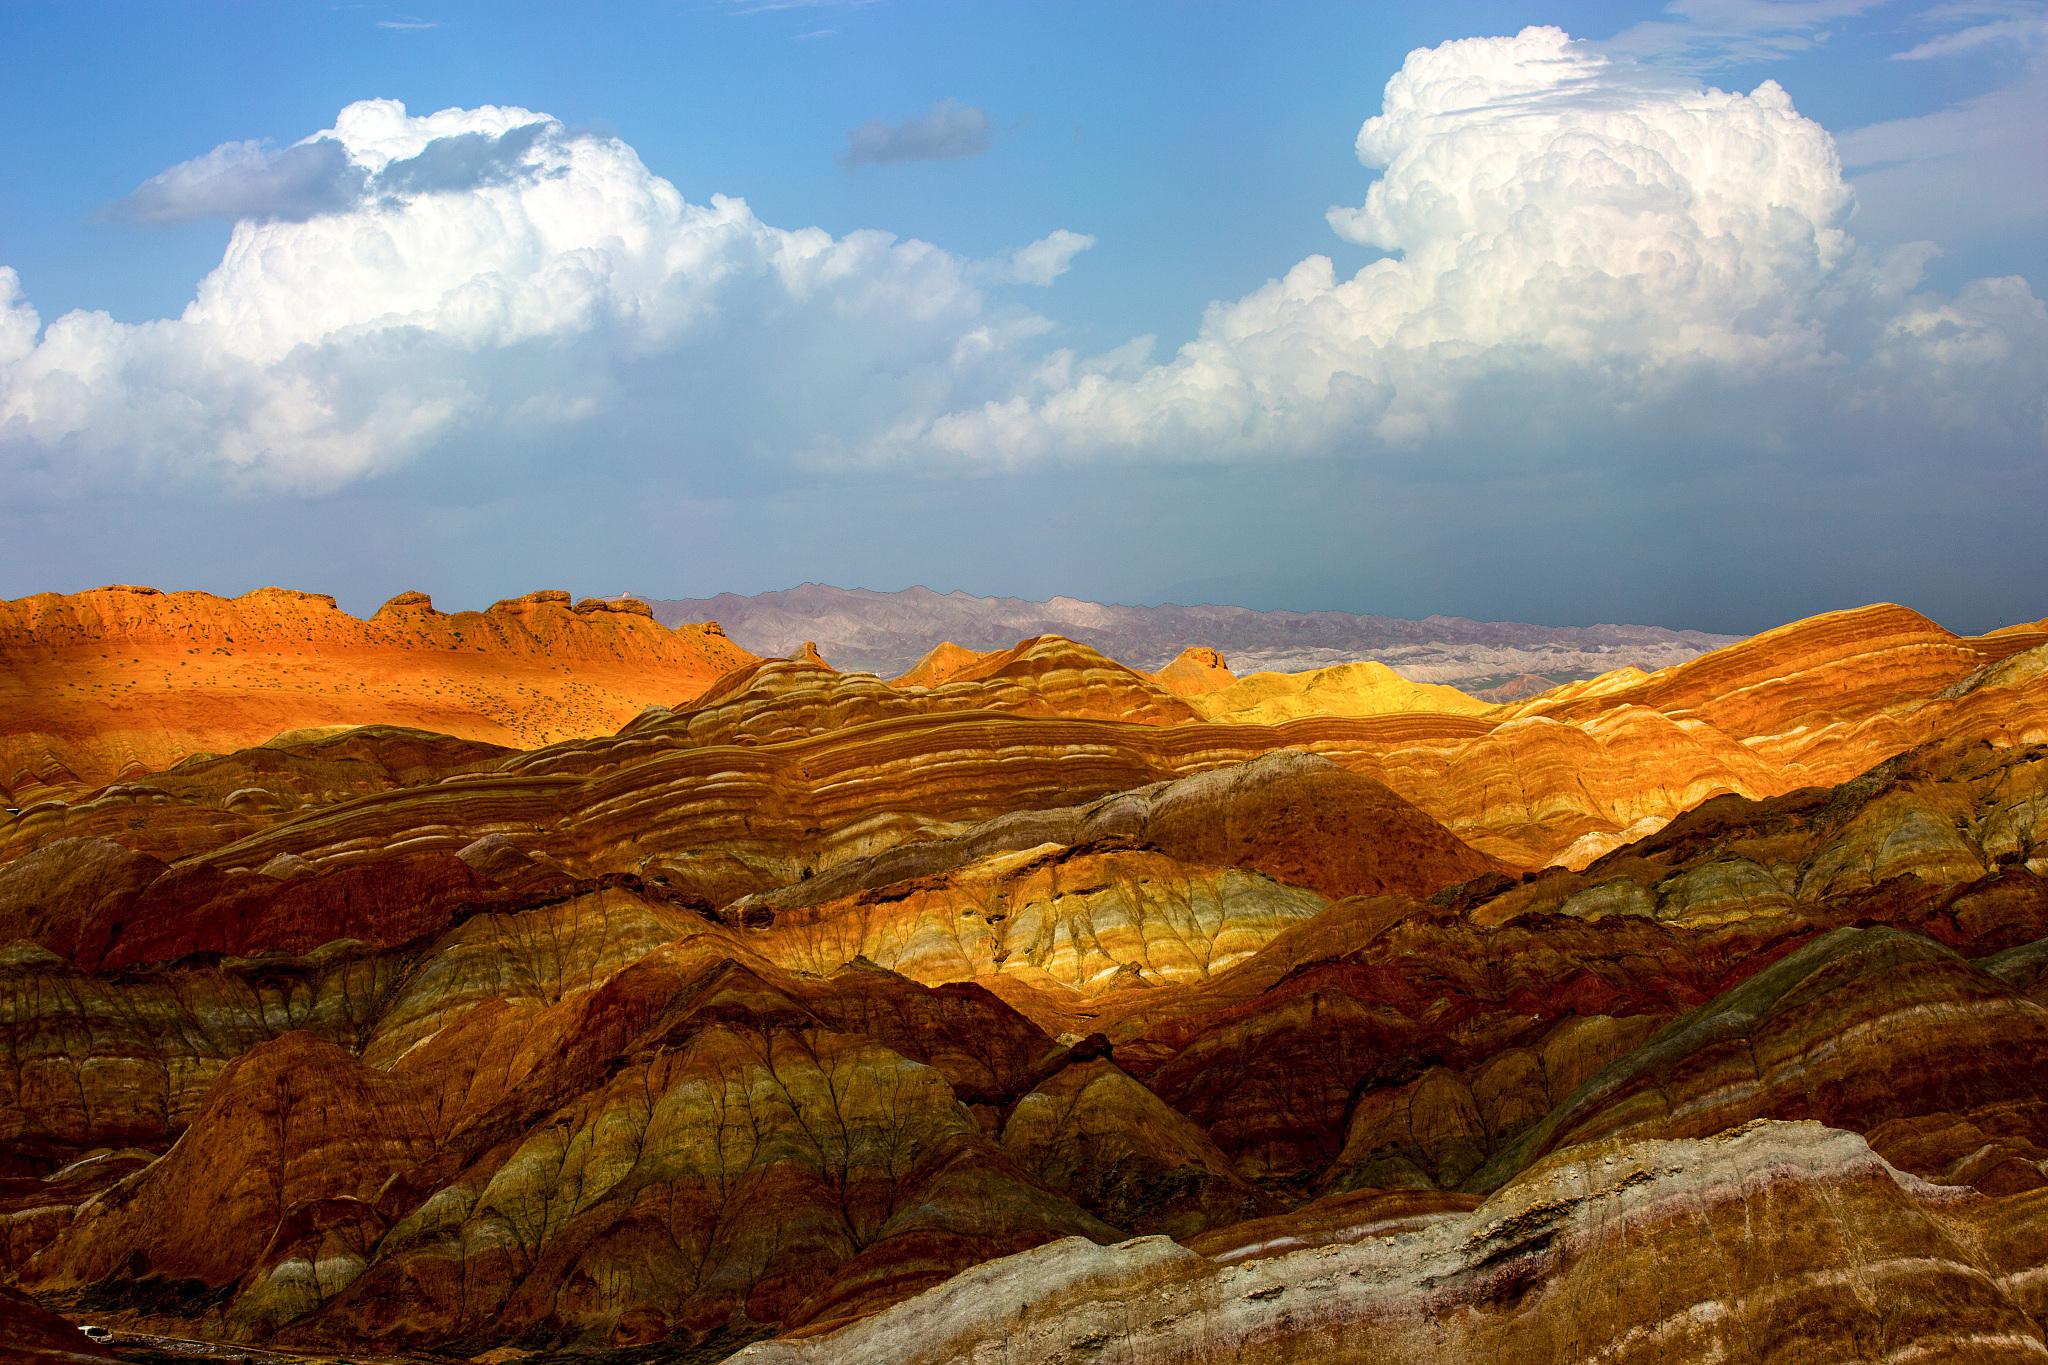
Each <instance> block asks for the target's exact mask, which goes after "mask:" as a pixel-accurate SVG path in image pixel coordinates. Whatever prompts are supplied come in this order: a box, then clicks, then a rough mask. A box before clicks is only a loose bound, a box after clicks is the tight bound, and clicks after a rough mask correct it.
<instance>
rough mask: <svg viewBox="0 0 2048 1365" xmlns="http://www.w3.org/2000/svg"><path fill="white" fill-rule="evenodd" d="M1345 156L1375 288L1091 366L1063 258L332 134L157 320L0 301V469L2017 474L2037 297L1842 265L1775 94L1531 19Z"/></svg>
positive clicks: (400, 118) (407, 124)
mask: <svg viewBox="0 0 2048 1365" xmlns="http://www.w3.org/2000/svg"><path fill="white" fill-rule="evenodd" d="M1357 149H1358V156H1359V159H1360V160H1361V161H1362V162H1363V163H1364V164H1365V165H1366V166H1367V167H1368V168H1371V169H1373V170H1375V171H1377V172H1378V176H1377V179H1376V180H1374V181H1373V183H1371V185H1370V187H1369V188H1368V189H1367V191H1366V193H1365V195H1364V199H1363V202H1362V203H1360V204H1357V205H1356V206H1346V207H1339V208H1335V209H1332V210H1331V211H1330V213H1329V224H1330V226H1331V228H1333V229H1334V230H1335V231H1336V232H1337V233H1338V234H1339V236H1341V237H1342V238H1345V239H1348V240H1349V241H1350V242H1352V243H1355V244H1357V245H1358V246H1361V247H1364V248H1368V249H1370V250H1372V251H1374V252H1376V253H1380V254H1379V257H1378V259H1374V260H1372V261H1370V262H1369V263H1367V264H1365V265H1363V266H1362V267H1361V268H1358V269H1357V270H1356V271H1355V273H1350V274H1348V275H1347V274H1343V273H1340V272H1339V271H1338V269H1337V267H1336V266H1335V264H1334V263H1333V261H1332V260H1331V259H1330V258H1329V257H1326V256H1321V255H1317V256H1311V257H1309V258H1308V259H1306V260H1304V261H1302V262H1300V263H1299V264H1298V265H1296V266H1294V267H1293V268H1292V269H1291V270H1288V271H1287V272H1286V273H1285V274H1284V275H1282V276H1281V277H1280V278H1278V279H1275V280H1273V281H1271V282H1270V283H1268V284H1267V285H1265V286H1264V287H1263V288H1261V289H1258V290H1256V291H1254V292H1253V293H1251V294H1249V295H1247V296H1245V297H1243V298H1240V299H1236V300H1234V301H1227V302H1220V303H1216V304H1212V305H1211V306H1210V307H1209V309H1208V311H1207V312H1206V314H1205V315H1204V317H1203V320H1202V323H1201V326H1200V328H1199V331H1198V332H1197V334H1196V336H1195V337H1194V339H1193V340H1192V341H1190V342H1188V343H1187V344H1186V345H1185V346H1183V347H1181V348H1180V349H1179V351H1178V352H1177V353H1176V354H1174V355H1173V356H1172V357H1170V358H1168V359H1165V360H1163V361H1161V360H1155V359H1154V358H1153V357H1152V355H1151V348H1150V345H1149V342H1147V341H1146V340H1145V339H1139V340H1137V341H1133V342H1131V343H1129V344H1127V345H1125V346H1121V347H1118V348H1116V349H1114V350H1112V351H1110V352H1108V353H1107V354H1104V355H1101V356H1096V357H1092V358H1089V357H1083V356H1080V355H1077V354H1074V353H1072V352H1069V351H1065V350H1048V349H1047V345H1048V343H1046V342H1045V341H1044V339H1043V338H1044V335H1045V333H1046V331H1047V330H1048V328H1049V326H1050V324H1049V323H1047V322H1046V321H1045V319H1043V318H1041V317H1039V316H1038V315H1037V314H1035V313H1034V312H1032V311H1031V310H1030V309H1028V308H1026V307H1025V306H1023V305H1022V303H1020V302H1018V301H1016V299H1015V297H1013V296H1012V295H1011V294H1010V293H1008V292H1007V291H1010V290H1013V289H1019V288H1021V287H1023V286H1030V285H1037V286H1045V285H1050V284H1052V283H1053V282H1054V281H1055V280H1056V279H1058V278H1059V277H1060V276H1061V275H1062V274H1063V273H1064V272H1065V271H1066V270H1067V268H1068V266H1069V264H1070V263H1071V262H1072V261H1073V259H1074V257H1075V255H1076V254H1077V253H1078V252H1081V251H1083V250H1085V249H1087V248H1088V247H1089V246H1090V245H1091V244H1092V243H1093V241H1094V239H1093V238H1091V237H1088V236H1085V235H1083V234H1081V233H1078V232H1072V231H1068V230H1065V229H1061V230H1057V231H1052V232H1050V233H1048V234H1047V235H1045V236H1043V237H1042V238H1041V239H1040V240H1038V241H1037V242H1034V243H1031V244H1029V245H1025V246H1021V247H1019V248H1017V249H1015V250H1013V251H1011V252H1007V253H1003V254H1001V255H998V256H995V257H992V258H990V259H986V260H966V259H963V258H961V257H958V256H955V255H952V254H949V253H948V252H946V251H944V250H941V249H939V248H938V247H935V246H932V245H930V244H928V243H924V242H918V241H905V240H898V239H897V238H894V237H892V236H890V235H888V234H885V233H879V232H853V233H849V234H847V235H845V236H838V237H835V236H833V235H831V234H828V233H826V232H823V231H820V230H817V229H803V230H794V231H792V230H788V229H783V228H778V227H773V226H770V225H769V224H766V223H763V222H762V221H761V220H760V219H759V218H757V217H756V216H755V215H754V214H753V212H752V211H751V210H750V209H749V208H748V206H747V205H746V203H745V202H743V201H741V200H738V199H730V198H725V197H722V196H712V197H711V198H710V200H709V202H707V203H703V204H698V203H692V202H690V201H688V200H687V199H685V198H684V197H683V195H682V194H681V193H680V192H679V191H678V190H677V189H676V187H675V186H674V185H672V184H671V183H669V182H668V181H667V180H665V179H663V178H661V177H660V176H657V175H654V174H652V173H651V172H650V171H649V170H648V169H647V168H646V167H645V166H644V165H642V164H641V162H640V160H639V158H638V157H637V156H636V155H635V154H634V152H633V150H632V149H631V148H630V147H628V146H626V145H625V144H624V143H623V142H621V141H619V140H617V139H616V138H609V137H600V136H595V135H591V134H587V133H579V132H577V131H575V130H572V129H570V128H567V127H565V126H564V125H562V124H561V123H559V122H557V121H556V120H554V119H551V118H548V117H547V116H545V115H542V114H536V113H532V112H529V111H527V110H523V109H511V108H480V109H469V110H446V111H443V112H440V113H436V114H432V115H429V116H426V117H415V116H412V115H409V114H408V113H407V112H406V111H405V109H404V108H403V107H402V106H400V105H398V104H395V103H392V102H390V101H368V102H364V103H360V104H354V105H351V106H349V107H348V108H347V109H344V110H343V111H342V112H341V115H340V117H339V118H338V119H337V120H336V122H335V126H334V127H333V128H331V129H328V130H325V131H323V132H320V133H317V134H315V135H314V136H312V137H310V138H307V139H305V140H304V141H302V142H301V143H298V144H295V145H294V146H293V147H289V148H284V149H281V150H274V149H270V148H267V147H264V146H263V145H261V144H250V143H238V144H232V145H231V146H230V147H229V148H225V149H217V150H216V152H214V153H210V154H208V155H206V156H203V157H199V158H196V159H194V160H193V161H190V162H187V163H185V164H183V165H181V166H178V167H173V168H172V169H171V170H169V171H166V172H165V173H163V174H162V175H160V176H158V177H156V178H155V179H153V180H152V181H150V182H149V183H148V184H146V185H144V186H143V187H141V189H139V190H138V191H137V192H136V194H135V196H133V197H132V198H131V200H130V201H129V204H128V206H127V208H126V210H125V211H126V212H127V213H128V214H129V215H130V216H133V217H144V218H160V219H161V218H185V217H194V216H205V215H208V214H216V215H218V214H232V215H238V217H237V221H236V222H235V226H234V229H233V236H232V239H231V240H230V242H229V244H228V247H227V252H226V255H225V256H224V258H223V259H222V261H221V263H220V265H219V267H218V268H217V269H215V270H214V271H213V272H212V273H211V274H210V275H208V276H207V277H206V278H205V279H204V280H202V281H201V282H200V284H199V286H198V289H197V291H196V296H195V297H194V299H193V300H192V302H191V304H190V305H189V306H188V307H187V308H186V309H185V311H184V314H183V315H182V316H181V317H179V318H178V319H176V320H166V321H162V322H155V323H148V324H142V325H127V324H121V323H117V322H115V321H114V320H112V319H111V318H109V317H107V316H105V315H104V314H98V313H73V314H69V315H67V316H65V317H61V318H58V319H56V320H55V321H53V322H50V323H49V324H48V325H47V326H43V325H41V322H40V320H39V319H38V318H37V316H36V315H35V313H34V312H33V311H32V310H31V308H30V307H29V305H28V303H27V302H26V300H25V298H24V297H23V295H22V291H21V289H20V285H19V282H18V281H17V280H16V279H15V278H14V276H13V274H12V272H8V271H4V270H0V310H4V311H0V453H4V454H6V455H8V456H11V457H12V458H11V459H10V461H9V463H11V464H13V465H16V466H27V467H31V468H34V469H37V470H39V471H41V473H42V474H43V475H44V476H46V477H52V478H57V479H62V478H63V477H64V475H65V473H66V471H71V470H83V471H91V470H95V469H103V468H107V467H110V466H118V467H119V468H122V469H128V470H133V469H135V468H138V467H139V468H140V469H142V470H144V471H150V470H163V469H177V470H187V471H192V470H196V471H199V472H200V473H202V474H213V475H218V474H222V473H225V474H226V475H227V476H228V477H230V478H231V479H235V480H239V481H242V482H245V483H249V484H253V485H258V486H281V487H286V488H321V487H332V486H335V485H338V484H341V483H344V482H347V481H349V480H351V479H354V478H358V477H360V476H363V475H365V474H369V473H373V472H376V471H380V470H384V469H388V468H392V467H395V466H397V465H400V464H403V463H406V462H408V461H412V460H415V459H417V458H418V457H420V456H421V454H422V453H423V452H426V451H430V450H435V449H438V448H440V447H442V446H443V445H448V444H451V443H453V442H455V441H456V440H457V439H458V438H462V437H467V438H470V439H471V440H472V442H473V443H482V444H485V445H489V444H491V442H492V440H493V438H494V437H495V436H498V435H502V434H504V433H507V432H524V431H528V430H539V431H542V432H546V431H548V430H551V429H552V428H551V425H550V424H560V423H563V422H580V421H585V420H599V421H608V422H610V423H611V424H612V425H611V426H609V427H607V428H604V429H602V430H600V431H598V432H596V433H595V434H593V436H592V438H591V439H590V440H588V441H587V442H585V443H584V445H585V448H610V447H616V448H620V449H628V448H639V449H648V448H653V447H652V446H651V444H650V443H649V442H647V441H645V440H643V439H642V438H643V437H645V436H646V434H648V433H654V434H656V435H658V437H659V445H658V450H659V452H660V453H661V456H662V457H663V458H674V459H694V460H697V461H700V462H705V461H710V462H715V461H726V462H735V463H737V462H746V463H756V462H763V463H773V462H775V461H785V462H810V463H825V464H840V465H855V466H860V465H869V464H905V465H912V466H925V467H931V466H936V467H941V468H973V469H984V468H1008V467H1016V466H1025V465H1032V464H1040V463H1047V462H1055V463H1057V462H1064V461H1092V460H1114V459H1127V460H1147V459H1161V460H1210V461H1241V460H1245V459H1251V458H1269V457H1289V456H1331V455H1343V456H1352V457H1357V458H1363V459H1378V458H1394V459H1398V458H1399V457H1400V456H1401V454H1402V453H1403V452H1413V451H1415V450H1417V449H1418V448H1419V447H1421V446H1423V445H1425V444H1427V443H1435V442H1447V443H1451V444H1454V445H1455V444H1456V443H1459V442H1463V443H1464V447H1465V448H1469V449H1476V448H1479V447H1480V446H1485V445H1487V444H1488V443H1489V441H1491V442H1492V444H1493V446H1496V447H1497V446H1498V444H1499V441H1500V439H1501V438H1502V436H1503V434H1506V435H1510V436H1512V437H1513V438H1514V439H1515V440H1517V441H1525V442H1526V441H1533V440H1534V438H1533V437H1528V436H1526V435H1525V433H1524V431H1523V430H1522V428H1519V427H1515V426H1513V425H1512V423H1513V422H1524V421H1526V423H1527V424H1528V425H1529V426H1530V427H1531V428H1532V429H1533V428H1534V427H1535V426H1536V425H1537V424H1538V422H1539V419H1540V420H1541V421H1542V422H1543V423H1545V424H1547V425H1546V426H1545V430H1547V431H1548V433H1549V435H1548V436H1547V437H1546V438H1545V439H1548V440H1549V441H1550V443H1551V447H1552V448H1553V449H1561V448H1569V449H1574V450H1577V449H1584V450H1591V451H1604V452H1606V453H1607V456H1606V457H1607V458H1610V459H1620V458H1621V456H1620V455H1619V454H1617V452H1620V451H1623V450H1625V449H1628V448H1630V447H1631V445H1632V444H1636V445H1640V444H1642V441H1641V440H1640V439H1639V438H1640V437H1641V435H1642V434H1643V433H1651V432H1654V433H1670V432H1674V431H1684V432H1691V433H1696V434H1697V433H1704V434H1705V435H1704V437H1703V439H1711V440H1713V441H1714V442H1715V443H1716V448H1726V445H1727V442H1726V441H1724V440H1723V439H1722V437H1723V436H1724V435H1725V436H1726V438H1727V440H1737V441H1745V442H1748V443H1750V445H1751V447H1752V448H1753V449H1755V450H1759V451H1766V452H1768V451H1771V450H1775V449H1783V450H1796V449H1808V448H1811V446H1812V443H1811V442H1810V441H1808V440H1807V439H1806V436H1810V435H1811V429H1812V428H1814V427H1815V425H1816V424H1818V425H1819V427H1820V428H1821V429H1823V430H1824V434H1825V435H1826V436H1827V438H1828V441H1830V442H1832V444H1833V446H1834V447H1838V448H1842V449H1846V448H1849V447H1853V446H1855V445H1856V444H1857V440H1858V438H1857V437H1856V436H1855V435H1854V434H1853V433H1850V432H1848V431H1847V429H1846V428H1845V427H1844V425H1843V424H1845V423H1850V424H1853V423H1855V422H1863V423H1865V424H1867V430H1869V431H1872V432H1878V433H1881V434H1882V435H1883V437H1884V439H1886V440H1888V441H1892V442H1894V443H1895V444H1897V443H1900V442H1918V443H1922V444H1926V443H1938V442H1940V441H1944V440H1947V439H1949V436H1950V435H1951V434H1953V433H1956V432H1967V433H1969V439H1970V440H1971V441H1973V442H1974V443H1976V444H1977V446H1979V447H1982V448H1984V449H1989V450H1992V451H1993V453H1994V456H1995V450H1996V448H1997V447H1996V442H2005V443H2006V446H2005V447H2004V448H2005V449H2007V450H2009V451H2011V450H2020V451H2023V452H2030V453H2031V456H2032V457H2033V458H2038V453H2039V450H2040V449H2041V443H2042V442H2043V440H2044V439H2048V407H2044V399H2043V397H2042V395H2043V393H2044V392H2048V313H2044V310H2043V307H2042V304H2041V301H2040V299H2039V298H2037V297H2036V295H2035V294H2034V292H2033V290H2032V289H2031V287H2029V285H2028V284H2027V283H2026V282H2025V281H2023V280H2018V279H2005V280H1984V281H1978V282H1975V283H1973V284H1970V285H1967V286H1965V287H1963V288H1962V289H1960V290H1958V291H1956V292H1955V293H1954V294H1953V295H1952V296H1950V295H1937V294H1933V293H1929V292H1925V291H1922V290H1921V289H1920V285H1919V278H1920V268H1921V266H1922V264H1924V262H1925V260H1926V259H1927V256H1928V251H1930V250H1931V248H1926V249H1921V248H1904V249H1899V250H1894V251H1892V252H1890V253H1889V254H1885V255H1879V254H1876V253H1873V252H1871V251H1869V250H1867V249H1865V248H1863V247H1860V246H1859V245H1858V244H1857V243H1856V242H1855V241H1854V240H1853V239H1852V237H1851V236H1850V234H1849V230H1848V229H1849V225H1850V224H1851V223H1852V222H1853V214H1854V207H1855V203H1854V196H1853V195H1852V193H1851V191H1850V189H1849V187H1848V186H1847V185H1846V184H1845V182H1844V180H1843V176H1842V169H1841V164H1840V161H1839V159H1838V157H1837V154H1836V150H1835V144H1834V141H1833V139H1832V138H1831V137H1830V136H1829V134H1828V133H1827V131H1826V130H1824V129H1823V128H1821V127H1820V126H1819V125H1818V124H1816V123H1814V122H1813V121H1812V120H1810V119H1808V118H1806V117H1804V116H1802V115H1801V114H1800V113H1799V112H1798V110H1797V109H1796V108H1794V106H1793V102H1792V100H1791V98H1790V97H1789V96H1788V95H1787V94H1786V92H1785V91H1784V90H1782V89H1780V88H1779V87H1778V86H1777V85H1776V84H1775V83H1772V82H1768V81H1767V82H1765V83H1764V84H1762V85H1760V86H1759V87H1757V88H1756V89H1755V90H1753V91H1751V92H1749V93H1747V94H1742V93H1731V92H1726V91H1721V90H1715V89H1710V88H1706V87H1704V86H1702V85H1700V84H1699V83H1698V82H1697V81H1694V80H1691V79H1687V78H1679V77H1674V76H1672V75H1670V74H1668V73H1659V72H1656V71H1654V70H1652V69H1649V68H1645V67H1643V66H1640V65H1638V64H1635V63H1631V62H1626V61H1621V60H1617V59H1613V58H1610V57H1609V56H1606V55H1603V54H1602V53H1601V52H1600V51H1597V50H1595V49H1593V48H1591V47H1589V46H1587V45H1585V44H1582V43H1579V42H1577V41H1575V40H1573V39H1571V38H1570V37H1568V36H1567V35H1565V34H1564V33H1562V32H1560V31H1558V30H1556V29H1551V28H1532V29H1528V30H1526V31H1524V32H1522V33H1520V34H1518V35H1516V36H1514V37H1511V38H1474V39H1467V40H1462V41H1458V42H1451V43H1446V44H1444V45H1442V46H1440V47H1436V48H1432V49H1428V50H1424V51H1417V52H1414V53H1411V54H1410V55H1409V57H1408V58H1407V60H1406V62H1405V63H1404V64H1403V66H1402V67H1401V69H1400V71H1399V72H1398V73H1396V74H1395V75H1394V76H1393V78H1392V79H1391V80H1390V81H1388V82H1387V84H1386V87H1385V91H1384V95H1383V97H1382V103H1381V108H1380V111H1379V112H1378V113H1377V114H1376V115H1374V116H1373V117H1371V118H1370V119H1368V120H1367V121H1366V122H1365V124H1364V127H1363V128H1362V129H1361V130H1360V132H1359V134H1358V140H1357ZM1787 395H1792V396H1793V397H1791V398H1788V397H1787ZM1671 404H1679V405H1680V406H1678V407H1672V406H1670V405H1671ZM1685 405H1690V406H1685ZM1802 422H1803V423H1806V424H1807V425H1808V428H1809V430H1808V432H1807V433H1806V434H1805V435H1802V433H1801V432H1800V431H1796V430H1791V429H1789V427H1790V426H1793V425H1796V424H1798V423H1802ZM1631 423H1633V424H1634V425H1633V427H1632V428H1631V427H1630V424H1631ZM1716 424H1719V425H1718V426H1717V425H1716ZM1781 426H1784V427H1785V428H1786V429H1779V428H1780V427H1781ZM1625 428H1629V429H1628V430H1625ZM1630 430H1633V431H1634V432H1635V433H1636V437H1634V438H1632V437H1631V435H1630ZM1901 433H1904V434H1901ZM1660 439H1661V437H1660ZM2014 443H2017V444H2014ZM1986 458H1993V456H1986Z"/></svg>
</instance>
